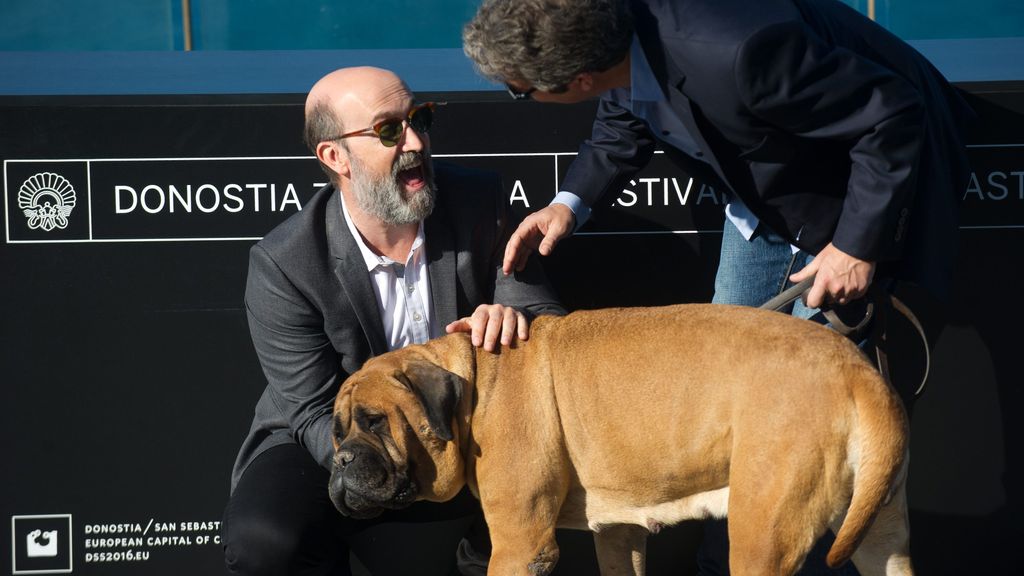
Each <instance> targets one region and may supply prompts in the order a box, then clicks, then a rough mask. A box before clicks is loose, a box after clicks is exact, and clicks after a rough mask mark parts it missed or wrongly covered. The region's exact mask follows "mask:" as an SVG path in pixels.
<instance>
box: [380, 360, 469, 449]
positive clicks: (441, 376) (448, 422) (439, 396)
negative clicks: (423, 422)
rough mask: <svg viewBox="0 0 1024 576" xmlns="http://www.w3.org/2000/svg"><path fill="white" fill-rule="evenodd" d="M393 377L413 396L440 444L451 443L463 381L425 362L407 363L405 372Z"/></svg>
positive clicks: (453, 436) (457, 376) (455, 375)
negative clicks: (441, 442) (421, 406)
mask: <svg viewBox="0 0 1024 576" xmlns="http://www.w3.org/2000/svg"><path fill="white" fill-rule="evenodd" d="M395 377H396V378H398V379H399V380H400V381H402V382H403V383H404V384H405V385H406V386H408V387H409V389H410V390H412V391H413V392H414V393H415V394H416V397H417V398H418V399H419V401H420V404H422V405H423V409H424V411H425V412H426V413H427V422H428V423H429V424H430V427H431V428H432V429H433V430H434V433H435V434H436V435H437V437H438V438H440V439H441V440H444V441H449V440H452V439H454V438H455V435H454V433H453V432H452V418H453V417H454V416H455V411H456V410H457V409H458V407H459V402H460V401H461V400H462V388H463V386H464V385H465V382H466V381H465V380H464V379H463V378H462V377H460V376H459V375H457V374H454V373H452V372H449V371H447V370H445V369H444V368H441V367H440V366H438V365H436V364H431V363H429V362H410V363H409V364H408V365H407V366H406V367H405V371H404V372H399V373H397V374H396V375H395Z"/></svg>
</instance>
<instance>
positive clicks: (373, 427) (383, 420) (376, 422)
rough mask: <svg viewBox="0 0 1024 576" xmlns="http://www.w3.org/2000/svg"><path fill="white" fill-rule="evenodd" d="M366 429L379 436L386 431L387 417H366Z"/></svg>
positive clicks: (380, 415) (381, 415)
mask: <svg viewBox="0 0 1024 576" xmlns="http://www.w3.org/2000/svg"><path fill="white" fill-rule="evenodd" d="M366 427H367V428H368V429H369V430H370V431H371V432H373V433H375V434H381V433H383V432H385V431H387V429H388V417H387V416H385V415H384V414H372V415H368V416H367V417H366Z"/></svg>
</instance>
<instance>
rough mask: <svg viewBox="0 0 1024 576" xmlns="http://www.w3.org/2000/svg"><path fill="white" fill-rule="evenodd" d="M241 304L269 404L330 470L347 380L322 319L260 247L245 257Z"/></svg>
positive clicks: (289, 428) (295, 435)
mask: <svg viewBox="0 0 1024 576" xmlns="http://www.w3.org/2000/svg"><path fill="white" fill-rule="evenodd" d="M245 305H246V312H247V314H248V319H249V332H250V334H251V336H252V342H253V345H254V346H255V348H256V354H257V356H258V357H259V360H260V364H261V366H262V367H263V372H264V374H265V375H266V377H267V382H268V389H267V392H268V393H269V394H270V396H271V399H272V400H273V403H274V405H275V407H276V408H277V410H278V413H279V414H280V417H281V418H282V420H283V422H279V423H278V424H279V425H281V426H282V427H287V429H288V430H290V431H291V435H292V437H293V439H294V440H295V442H297V443H298V444H299V445H300V446H303V447H304V448H306V450H308V451H309V453H310V454H312V455H313V458H314V459H316V461H317V462H319V463H320V464H321V465H322V466H324V467H325V468H329V467H330V462H331V458H332V457H333V453H334V447H333V445H332V443H331V440H330V439H331V410H332V406H333V403H334V396H335V394H336V393H337V389H338V384H339V382H341V381H342V380H344V378H345V377H346V376H347V374H345V373H344V372H343V371H342V369H341V367H340V365H339V363H338V358H337V354H336V352H335V350H334V348H333V346H332V345H331V342H330V340H329V339H328V337H327V334H326V333H325V332H324V327H323V317H322V316H321V314H320V313H319V312H318V311H317V310H316V309H315V308H314V306H313V305H312V304H311V303H310V301H309V300H308V299H307V298H306V297H305V296H303V294H302V293H301V291H300V290H299V289H298V288H297V287H296V286H295V285H294V284H293V282H292V281H291V280H290V279H289V278H288V277H287V275H286V274H285V273H284V272H283V271H282V270H281V268H280V267H279V266H278V264H277V263H276V262H275V261H274V259H273V257H272V256H271V255H270V254H269V253H268V252H267V251H266V250H265V249H264V248H263V247H262V246H260V245H259V244H257V245H256V246H254V247H253V248H252V250H251V251H250V253H249V275H248V278H247V280H246V289H245Z"/></svg>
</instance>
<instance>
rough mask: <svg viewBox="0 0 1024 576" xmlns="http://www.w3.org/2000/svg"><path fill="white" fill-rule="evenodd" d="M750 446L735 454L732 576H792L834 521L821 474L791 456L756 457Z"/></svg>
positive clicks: (731, 504)
mask: <svg viewBox="0 0 1024 576" xmlns="http://www.w3.org/2000/svg"><path fill="white" fill-rule="evenodd" d="M751 448H752V447H750V446H737V447H736V448H735V449H734V452H733V454H734V455H733V461H732V469H731V470H730V485H729V511H728V517H729V570H730V573H731V574H732V575H733V576H764V575H773V576H788V575H791V574H793V573H794V572H796V571H797V570H798V569H799V568H800V566H801V565H802V564H803V562H804V559H805V557H806V556H807V553H808V552H809V551H810V549H811V548H812V547H813V545H814V542H815V541H816V540H817V538H818V537H820V536H821V534H822V533H824V531H825V530H826V527H827V526H828V522H829V520H830V519H831V517H830V516H831V514H830V512H829V509H828V506H827V500H826V498H827V497H826V494H825V493H824V491H823V490H822V489H821V486H820V484H819V480H820V479H819V478H818V475H819V474H820V470H819V469H818V468H817V467H812V466H806V465H804V466H801V465H798V464H797V463H793V462H790V461H787V457H788V456H789V455H790V454H792V452H789V453H788V454H787V452H785V451H776V452H775V453H774V454H771V455H767V454H759V455H758V456H756V457H755V456H750V455H749V450H750V449H751ZM753 448H754V449H756V448H757V447H756V446H755V447H753ZM787 450H790V447H789V446H787ZM796 450H798V449H793V451H796Z"/></svg>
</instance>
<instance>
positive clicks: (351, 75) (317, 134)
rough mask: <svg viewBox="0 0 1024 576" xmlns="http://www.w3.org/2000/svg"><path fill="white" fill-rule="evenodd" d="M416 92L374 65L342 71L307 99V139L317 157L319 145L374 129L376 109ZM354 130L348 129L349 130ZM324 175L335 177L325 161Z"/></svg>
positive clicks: (330, 76) (316, 87)
mask: <svg viewBox="0 0 1024 576" xmlns="http://www.w3.org/2000/svg"><path fill="white" fill-rule="evenodd" d="M395 97H399V98H402V99H409V100H410V101H411V100H412V93H411V92H410V91H409V88H408V87H407V86H406V85H405V82H402V79H401V78H399V77H398V75H396V74H395V73H394V72H391V71H390V70H384V69H382V68H373V67H371V66H358V67H353V68H341V69H339V70H335V71H334V72H331V73H330V74H327V75H326V76H324V77H323V78H321V79H320V80H318V81H317V83H316V84H314V85H313V87H312V88H311V89H310V90H309V94H308V95H307V96H306V107H305V117H306V122H305V128H304V130H303V140H304V141H305V143H306V146H307V147H308V148H309V150H310V151H312V152H313V153H314V154H315V153H316V149H317V145H318V144H320V143H321V142H324V141H326V140H330V139H333V138H336V137H337V136H338V135H340V134H343V133H345V132H346V131H349V130H351V129H359V128H363V127H367V126H370V119H371V118H372V116H373V110H375V108H376V107H377V106H380V104H381V102H384V101H386V100H388V99H389V98H391V99H393V98H395ZM349 126H351V127H353V128H350V129H349V130H346V127H349ZM321 166H322V167H323V169H324V172H326V173H327V175H328V176H331V179H332V181H333V180H334V178H335V174H334V172H333V171H331V170H330V169H329V168H328V167H327V166H324V165H323V163H322V162H321Z"/></svg>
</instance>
